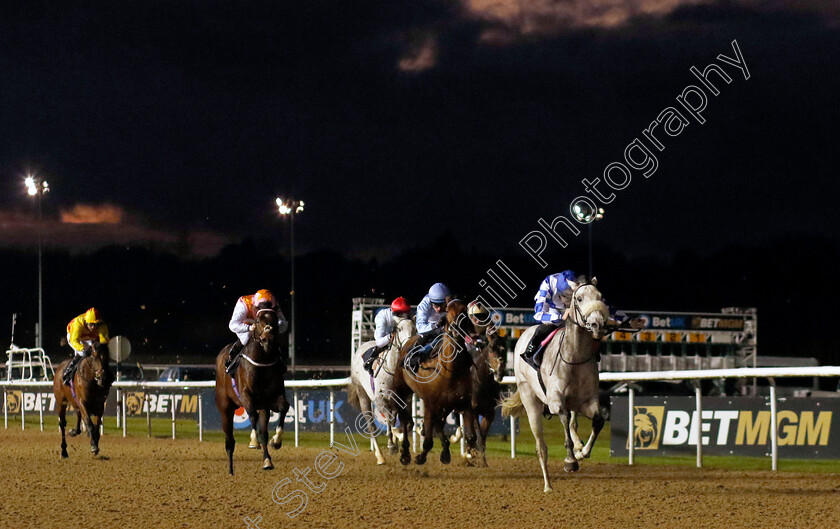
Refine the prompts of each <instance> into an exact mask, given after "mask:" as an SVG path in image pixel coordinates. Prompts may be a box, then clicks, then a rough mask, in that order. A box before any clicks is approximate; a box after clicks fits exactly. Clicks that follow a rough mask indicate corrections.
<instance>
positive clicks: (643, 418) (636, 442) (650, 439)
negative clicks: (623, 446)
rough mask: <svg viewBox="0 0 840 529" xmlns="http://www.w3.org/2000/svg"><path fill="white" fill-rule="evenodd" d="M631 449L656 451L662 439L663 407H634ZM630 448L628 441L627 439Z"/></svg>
mask: <svg viewBox="0 0 840 529" xmlns="http://www.w3.org/2000/svg"><path fill="white" fill-rule="evenodd" d="M633 409H634V412H635V413H634V415H633V447H634V448H635V449H636V450H656V449H657V448H659V441H660V439H661V438H662V422H663V420H664V418H665V406H634V408H633ZM627 448H628V449H629V448H630V439H627Z"/></svg>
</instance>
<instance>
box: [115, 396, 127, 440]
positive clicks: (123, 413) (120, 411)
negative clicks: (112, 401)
mask: <svg viewBox="0 0 840 529" xmlns="http://www.w3.org/2000/svg"><path fill="white" fill-rule="evenodd" d="M120 397H122V406H120V407H121V408H122V409H121V410H117V417H119V416H120V415H122V431H123V437H125V434H126V427H125V391H122V392H120ZM117 422H119V420H118V421H117Z"/></svg>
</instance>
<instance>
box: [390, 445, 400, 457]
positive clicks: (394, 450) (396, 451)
mask: <svg viewBox="0 0 840 529" xmlns="http://www.w3.org/2000/svg"><path fill="white" fill-rule="evenodd" d="M399 451H400V449H399V448H397V447H396V446H389V447H388V453H390V454H391V455H392V456H395V455H397V453H398V452H399Z"/></svg>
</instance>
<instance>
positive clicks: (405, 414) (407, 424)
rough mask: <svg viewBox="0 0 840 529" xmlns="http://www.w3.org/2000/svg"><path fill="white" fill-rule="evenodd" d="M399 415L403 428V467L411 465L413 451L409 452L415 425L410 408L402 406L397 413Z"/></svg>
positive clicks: (401, 456) (401, 446) (401, 448)
mask: <svg viewBox="0 0 840 529" xmlns="http://www.w3.org/2000/svg"><path fill="white" fill-rule="evenodd" d="M397 415H398V416H399V419H400V425H401V426H402V429H403V431H402V441H401V442H400V463H402V464H403V465H407V464H409V463H411V451H410V450H409V442H408V438H409V435H408V434H409V433H410V432H411V428H413V426H414V425H413V423H412V419H411V410H410V409H409V406H402V407H400V409H399V411H397Z"/></svg>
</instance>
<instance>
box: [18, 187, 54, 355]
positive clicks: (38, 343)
mask: <svg viewBox="0 0 840 529" xmlns="http://www.w3.org/2000/svg"><path fill="white" fill-rule="evenodd" d="M23 183H24V184H26V193H27V194H28V195H29V196H31V197H37V200H38V325H37V326H36V327H35V331H36V332H35V347H37V348H39V349H40V348H42V347H43V343H42V342H43V340H42V337H43V334H44V273H43V266H42V263H41V225H42V224H43V222H42V221H43V208H42V207H41V198H42V197H43V196H44V195H45V194H46V193H49V192H50V184H48V183H47V181H46V180H41V179H40V178H37V177H34V176H32V175H27V176H26V179H25V180H24V181H23Z"/></svg>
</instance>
